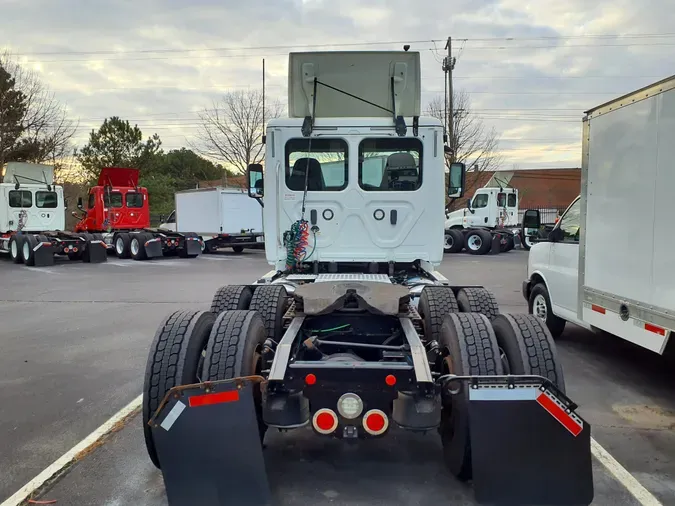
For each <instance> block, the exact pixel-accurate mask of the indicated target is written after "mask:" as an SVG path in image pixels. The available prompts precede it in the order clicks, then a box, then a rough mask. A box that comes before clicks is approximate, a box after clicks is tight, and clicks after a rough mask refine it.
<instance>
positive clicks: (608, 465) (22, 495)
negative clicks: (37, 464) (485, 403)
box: [0, 395, 663, 506]
mask: <svg viewBox="0 0 675 506" xmlns="http://www.w3.org/2000/svg"><path fill="white" fill-rule="evenodd" d="M142 401H143V395H139V396H138V397H136V398H135V399H134V400H133V401H131V402H130V403H129V404H127V405H126V406H124V407H123V408H122V409H121V410H120V411H118V412H117V413H115V414H114V415H113V416H112V418H110V419H109V420H108V421H107V422H105V423H104V424H103V425H101V426H100V427H99V428H98V429H96V430H95V431H94V432H92V433H91V434H89V435H88V436H87V437H86V438H84V439H83V440H82V441H81V442H79V443H78V444H77V445H75V446H74V447H73V448H71V449H70V451H68V452H67V453H66V454H64V455H63V456H62V457H60V458H59V459H58V460H56V461H55V462H54V463H53V464H52V465H50V466H49V467H48V468H47V469H45V470H44V471H42V472H41V473H40V474H38V475H37V476H36V477H35V478H33V479H32V480H31V481H30V482H28V483H27V484H26V485H24V486H23V487H22V488H21V489H20V490H19V491H17V492H16V493H15V494H14V495H13V496H12V497H10V498H9V499H7V500H6V501H5V502H3V503H2V504H0V506H20V505H21V504H23V503H24V502H25V501H26V500H28V499H29V498H30V497H31V495H32V494H33V493H35V491H36V490H39V489H40V487H42V486H43V485H44V484H45V483H47V482H48V481H49V480H50V479H52V478H53V477H54V476H56V475H58V474H59V473H60V472H61V471H62V470H63V469H64V468H65V467H66V466H68V465H69V464H70V463H71V462H73V460H75V458H76V457H77V455H79V454H80V453H82V452H83V451H86V450H87V449H89V448H91V447H92V446H94V445H95V444H96V443H97V442H98V441H99V440H100V439H101V438H102V437H104V436H106V435H107V434H109V433H110V432H111V431H112V430H113V429H114V428H115V426H116V425H117V424H118V423H119V422H121V421H122V420H124V419H125V418H127V417H128V416H129V415H131V414H132V413H133V412H134V411H135V410H137V409H138V408H140V407H141V403H142ZM591 453H592V454H593V456H594V457H595V458H596V459H597V460H598V462H600V463H601V464H602V465H603V466H604V467H605V469H607V471H609V473H610V474H611V475H612V476H614V478H615V479H616V480H617V481H618V482H619V483H621V485H623V486H624V487H625V488H626V490H627V491H628V492H629V493H630V494H631V495H632V496H633V497H634V498H635V499H636V500H637V501H638V502H639V503H640V504H641V505H642V506H663V505H662V504H661V502H660V501H659V500H658V499H657V498H656V497H654V496H653V495H652V494H651V492H649V491H648V490H647V489H646V488H645V487H643V486H642V485H641V484H640V482H639V481H637V480H636V479H635V477H634V476H633V475H632V474H630V473H629V472H628V471H627V470H626V469H625V468H624V467H623V466H622V465H621V464H619V463H618V462H617V461H616V459H615V458H614V457H612V456H611V455H610V454H609V452H608V451H607V450H605V449H604V448H603V447H602V446H601V445H600V443H598V442H597V441H596V440H595V439H593V438H591Z"/></svg>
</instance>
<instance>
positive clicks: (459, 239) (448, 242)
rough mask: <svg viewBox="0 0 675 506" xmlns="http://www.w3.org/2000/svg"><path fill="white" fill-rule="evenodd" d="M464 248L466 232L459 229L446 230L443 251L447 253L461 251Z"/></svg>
mask: <svg viewBox="0 0 675 506" xmlns="http://www.w3.org/2000/svg"><path fill="white" fill-rule="evenodd" d="M462 249H464V234H462V233H461V232H460V231H459V230H454V229H449V230H446V231H445V243H444V244H443V251H444V252H445V253H459V252H460V251H462Z"/></svg>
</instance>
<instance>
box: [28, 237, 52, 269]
mask: <svg viewBox="0 0 675 506" xmlns="http://www.w3.org/2000/svg"><path fill="white" fill-rule="evenodd" d="M33 256H34V258H35V263H34V264H33V265H34V267H48V266H50V265H54V246H53V245H52V243H51V242H39V243H38V244H37V246H35V248H33Z"/></svg>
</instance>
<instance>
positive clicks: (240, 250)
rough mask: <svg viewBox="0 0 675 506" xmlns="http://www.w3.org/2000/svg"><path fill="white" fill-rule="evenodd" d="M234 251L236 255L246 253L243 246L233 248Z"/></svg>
mask: <svg viewBox="0 0 675 506" xmlns="http://www.w3.org/2000/svg"><path fill="white" fill-rule="evenodd" d="M232 251H234V252H235V253H241V252H242V251H244V247H243V246H232Z"/></svg>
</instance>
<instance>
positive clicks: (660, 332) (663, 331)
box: [645, 323, 666, 336]
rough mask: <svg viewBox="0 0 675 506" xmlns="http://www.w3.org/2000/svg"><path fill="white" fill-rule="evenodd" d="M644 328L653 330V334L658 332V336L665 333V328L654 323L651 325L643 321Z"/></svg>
mask: <svg viewBox="0 0 675 506" xmlns="http://www.w3.org/2000/svg"><path fill="white" fill-rule="evenodd" d="M645 330H648V331H649V332H654V334H658V335H660V336H665V335H666V329H663V328H661V327H657V326H656V325H652V324H651V323H645Z"/></svg>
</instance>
